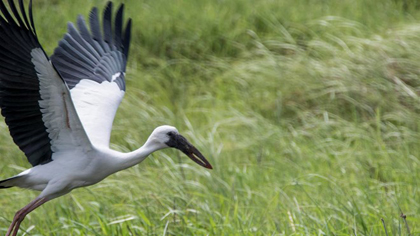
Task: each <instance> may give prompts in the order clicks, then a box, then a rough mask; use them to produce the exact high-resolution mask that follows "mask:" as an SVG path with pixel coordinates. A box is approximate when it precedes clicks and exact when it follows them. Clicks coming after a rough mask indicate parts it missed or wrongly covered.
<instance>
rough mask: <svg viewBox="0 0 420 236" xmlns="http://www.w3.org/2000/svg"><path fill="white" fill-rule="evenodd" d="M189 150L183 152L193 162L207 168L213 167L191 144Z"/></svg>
mask: <svg viewBox="0 0 420 236" xmlns="http://www.w3.org/2000/svg"><path fill="white" fill-rule="evenodd" d="M189 150H190V152H189V153H188V152H184V153H185V154H186V155H187V156H188V157H189V158H190V159H191V160H193V161H194V162H195V163H197V164H199V165H200V166H202V167H205V168H207V169H213V167H212V166H211V165H210V163H209V162H208V161H207V160H206V158H205V157H204V156H203V154H201V152H200V151H198V150H197V148H195V147H194V146H193V145H191V146H190V148H189Z"/></svg>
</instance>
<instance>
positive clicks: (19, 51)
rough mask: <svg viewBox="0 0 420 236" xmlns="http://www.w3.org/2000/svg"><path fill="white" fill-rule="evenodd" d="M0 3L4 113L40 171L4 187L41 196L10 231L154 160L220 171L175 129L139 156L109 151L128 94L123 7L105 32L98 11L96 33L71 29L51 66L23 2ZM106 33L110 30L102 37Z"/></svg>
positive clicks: (161, 132) (160, 132) (108, 14)
mask: <svg viewBox="0 0 420 236" xmlns="http://www.w3.org/2000/svg"><path fill="white" fill-rule="evenodd" d="M8 3H9V9H10V10H8V8H6V6H5V3H4V2H3V0H1V1H0V10H1V13H2V15H0V108H1V113H2V115H3V116H4V117H5V120H6V123H7V125H8V127H9V130H10V134H11V136H12V138H13V141H14V142H15V143H16V145H17V146H18V147H19V148H20V149H21V150H22V151H23V152H24V153H25V155H26V157H27V159H28V161H29V162H30V163H31V164H32V165H33V167H32V168H30V169H28V170H26V171H23V172H22V173H20V174H18V175H16V176H13V177H11V178H8V179H5V180H1V181H0V188H10V187H15V186H16V187H20V188H28V189H33V190H37V191H41V193H40V194H39V195H38V197H36V198H35V199H34V200H33V201H32V202H30V203H29V204H28V205H26V206H25V207H23V208H22V209H21V210H19V211H18V212H17V213H16V215H15V217H14V218H13V221H12V223H11V225H10V227H9V229H8V231H7V234H6V235H7V236H9V235H16V234H17V232H18V230H19V226H20V224H21V222H22V220H23V219H24V218H25V216H26V215H27V214H28V213H29V212H31V211H33V210H34V209H35V208H37V207H39V206H40V205H42V204H43V203H45V202H47V201H49V200H51V199H54V198H57V197H59V196H62V195H64V194H67V193H69V192H70V191H71V190H73V189H75V188H79V187H84V186H88V185H92V184H95V183H98V182H99V181H101V180H103V179H104V178H106V177H107V176H109V175H111V174H113V173H115V172H117V171H120V170H123V169H126V168H129V167H131V166H133V165H136V164H138V163H140V162H142V161H143V160H144V159H145V158H146V157H147V156H148V155H149V154H151V153H152V152H155V151H157V150H160V149H164V148H168V147H171V148H176V149H179V150H181V151H182V152H183V153H185V154H186V155H187V156H188V157H190V158H191V159H192V160H193V161H195V162H196V163H198V164H199V165H201V166H203V167H206V168H209V169H212V166H211V165H210V163H209V162H208V161H207V160H206V159H205V158H204V156H203V155H202V154H201V153H200V152H199V151H198V150H197V149H196V148H195V147H194V146H193V145H191V144H190V143H189V142H188V141H187V140H186V139H185V138H184V137H183V136H181V135H180V134H179V132H178V130H177V129H176V128H175V127H171V126H167V125H164V126H160V127H157V128H156V129H155V130H154V131H153V132H152V134H151V135H150V136H149V138H148V139H147V141H146V143H145V144H144V145H143V146H142V147H140V148H139V149H137V150H135V151H133V152H130V153H120V152H117V151H114V150H111V149H110V148H109V140H110V135H111V128H112V122H113V119H114V116H115V112H116V111H117V108H118V105H119V104H120V102H121V100H122V98H123V96H124V93H125V81H124V77H125V67H126V62H127V57H128V51H129V44H130V35H131V19H129V20H128V22H127V24H126V27H125V29H124V30H123V5H121V6H120V7H119V9H118V10H117V13H116V16H115V20H114V21H112V3H111V2H108V4H107V6H106V8H105V10H104V13H103V21H102V26H101V24H100V23H99V19H98V10H97V8H93V9H92V11H91V13H90V16H89V22H90V30H88V28H87V26H86V24H85V21H84V19H83V17H82V16H79V17H78V18H77V26H78V29H76V27H75V26H74V25H73V24H72V23H69V24H68V33H66V34H65V36H64V38H63V39H62V40H61V41H60V43H59V46H58V47H57V48H56V49H55V51H54V54H53V55H52V56H51V59H50V58H49V57H48V56H47V54H46V53H45V51H44V50H43V49H42V47H41V45H40V43H39V41H38V38H37V34H36V31H35V27H34V21H33V16H32V0H31V1H30V3H29V17H28V16H27V14H26V12H25V7H24V3H23V0H19V5H18V6H19V8H17V6H16V5H15V4H14V2H13V0H8ZM101 28H102V29H101Z"/></svg>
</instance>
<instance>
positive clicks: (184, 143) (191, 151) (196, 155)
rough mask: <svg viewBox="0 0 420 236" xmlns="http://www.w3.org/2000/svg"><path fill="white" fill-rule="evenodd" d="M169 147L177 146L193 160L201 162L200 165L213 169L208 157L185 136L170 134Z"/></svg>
mask: <svg viewBox="0 0 420 236" xmlns="http://www.w3.org/2000/svg"><path fill="white" fill-rule="evenodd" d="M166 144H167V145H168V146H169V147H173V148H176V149H178V150H180V151H181V152H183V153H185V155H187V156H188V157H189V158H190V159H191V160H193V161H194V162H195V163H197V164H199V165H200V166H202V167H204V168H207V169H213V167H212V166H211V165H210V163H209V162H208V161H207V160H206V158H205V157H204V156H203V154H201V152H200V151H198V150H197V148H195V147H194V146H193V145H192V144H191V143H189V142H188V140H187V139H186V138H184V136H182V135H180V134H174V135H172V136H170V139H169V141H168V142H167V143H166Z"/></svg>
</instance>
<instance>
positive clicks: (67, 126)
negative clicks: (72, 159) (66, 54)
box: [31, 48, 91, 152]
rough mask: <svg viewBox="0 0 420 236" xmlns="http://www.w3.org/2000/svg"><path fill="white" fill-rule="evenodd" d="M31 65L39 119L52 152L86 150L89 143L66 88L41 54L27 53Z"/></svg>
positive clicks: (34, 51)
mask: <svg viewBox="0 0 420 236" xmlns="http://www.w3.org/2000/svg"><path fill="white" fill-rule="evenodd" d="M31 56H32V63H33V64H34V65H35V70H36V72H37V76H38V79H39V89H40V95H41V100H40V101H39V106H40V107H41V112H42V120H43V121H44V124H45V126H46V128H47V132H48V133H49V138H50V139H51V149H52V151H53V152H58V151H65V150H74V148H76V147H81V148H83V149H84V150H86V149H90V148H91V144H90V141H89V138H88V137H87V135H86V133H85V131H84V129H83V126H82V124H81V122H80V120H79V117H78V116H77V113H76V110H75V108H74V105H73V102H72V100H71V97H70V92H69V90H68V88H67V85H66V84H65V83H64V81H63V80H62V79H61V78H60V76H59V75H58V74H57V72H56V71H55V69H54V67H53V66H52V65H51V63H50V61H49V60H48V58H47V57H46V56H45V54H44V51H43V50H42V49H40V48H35V49H33V50H32V51H31Z"/></svg>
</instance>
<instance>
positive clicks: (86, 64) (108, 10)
mask: <svg viewBox="0 0 420 236" xmlns="http://www.w3.org/2000/svg"><path fill="white" fill-rule="evenodd" d="M112 9H113V5H112V3H111V2H108V4H107V5H106V7H105V9H104V12H103V22H102V26H101V24H100V22H99V17H98V9H97V8H96V7H94V8H93V9H92V10H91V12H90V14H89V25H90V31H89V29H88V28H87V26H86V23H85V21H84V19H83V17H82V16H79V17H78V18H77V26H78V28H79V30H77V29H76V28H75V27H74V25H73V24H69V25H68V33H66V34H65V35H64V38H63V39H62V40H61V41H60V43H59V45H58V47H57V48H56V49H55V51H54V54H53V55H52V56H51V60H52V62H53V64H54V66H55V67H56V68H57V70H58V71H59V72H60V74H61V76H62V77H63V79H64V80H65V81H66V83H67V85H68V86H69V88H70V90H71V89H73V88H74V87H75V86H76V85H77V84H78V83H79V82H80V81H81V80H83V79H88V80H92V81H95V82H97V83H102V82H104V81H109V82H111V81H112V76H114V75H115V74H117V73H120V76H119V77H118V78H115V80H114V82H115V83H117V85H118V86H119V88H120V89H121V90H123V91H125V81H124V72H125V68H126V62H127V57H128V49H129V45H130V37H131V20H129V21H128V23H127V27H126V29H125V32H124V38H122V35H123V32H122V23H123V10H124V7H123V5H121V6H120V7H119V9H118V11H117V14H116V17H115V22H114V23H113V22H112ZM113 24H114V29H113ZM113 30H114V31H113ZM101 31H103V33H102V32H101Z"/></svg>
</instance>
